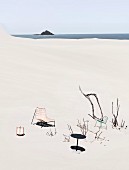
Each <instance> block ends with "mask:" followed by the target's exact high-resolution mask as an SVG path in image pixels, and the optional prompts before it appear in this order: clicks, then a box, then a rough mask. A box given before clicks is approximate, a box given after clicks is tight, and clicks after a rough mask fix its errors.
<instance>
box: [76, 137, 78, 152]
mask: <svg viewBox="0 0 129 170" xmlns="http://www.w3.org/2000/svg"><path fill="white" fill-rule="evenodd" d="M77 150H78V139H77V147H76V151H77Z"/></svg>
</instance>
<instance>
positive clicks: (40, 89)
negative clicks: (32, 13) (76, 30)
mask: <svg viewBox="0 0 129 170" xmlns="http://www.w3.org/2000/svg"><path fill="white" fill-rule="evenodd" d="M128 77H129V41H128V40H102V39H101V40H100V39H81V40H72V39H69V40H67V39H42V40H33V39H22V38H16V37H12V36H10V35H8V34H7V33H6V32H4V30H2V29H0V89H1V95H0V109H1V111H0V146H1V147H0V153H1V156H0V157H1V158H0V160H1V161H0V162H1V163H0V169H1V170H36V169H37V170H42V169H45V170H79V169H84V170H85V169H87V170H114V169H116V170H128V169H129V162H128V155H129V128H127V129H125V128H122V129H121V130H118V129H115V128H114V129H113V128H112V123H111V120H112V118H113V115H112V102H114V112H116V100H117V98H118V99H119V103H120V110H119V116H118V122H119V123H120V122H121V121H122V119H123V120H124V121H125V125H127V126H128V125H129V94H128V91H129V79H128ZM79 86H81V88H82V90H83V92H85V93H86V94H87V93H95V94H97V96H98V98H99V101H100V104H101V107H102V110H103V113H104V115H106V116H108V122H107V130H106V129H103V130H102V137H105V140H103V141H102V143H101V141H97V140H95V141H94V142H92V141H93V139H94V135H93V134H91V133H88V134H87V137H86V140H79V144H80V145H81V146H83V147H84V148H85V152H82V153H79V152H75V151H73V150H72V149H71V148H70V146H71V145H74V144H76V140H75V139H74V138H70V142H63V141H64V136H63V134H65V135H69V130H68V126H67V124H69V125H71V127H72V129H73V132H74V133H81V131H80V129H79V128H78V127H77V126H76V125H77V121H78V120H80V121H82V120H83V118H84V119H85V120H88V121H89V128H90V129H92V130H94V131H97V130H98V127H94V124H95V120H93V119H92V118H91V117H90V116H89V115H88V114H92V109H91V105H90V103H89V101H88V100H87V99H86V98H85V97H84V96H83V95H82V94H81V92H80V91H79ZM36 107H45V108H46V111H47V113H48V116H49V117H50V118H54V119H55V122H56V126H55V127H52V128H50V127H45V128H41V127H39V126H36V125H32V124H31V121H32V117H33V114H34V111H35V109H36ZM96 115H98V116H100V113H99V112H96ZM18 126H23V127H24V128H25V136H23V137H18V136H17V135H16V127H18ZM55 129H56V131H57V134H56V135H54V136H52V137H51V136H48V135H46V133H47V132H50V130H52V132H53V133H54V132H55Z"/></svg>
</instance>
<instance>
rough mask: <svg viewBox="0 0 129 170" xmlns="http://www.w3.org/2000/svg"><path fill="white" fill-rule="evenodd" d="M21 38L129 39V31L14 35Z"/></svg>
mask: <svg viewBox="0 0 129 170" xmlns="http://www.w3.org/2000/svg"><path fill="white" fill-rule="evenodd" d="M12 36H15V37H21V38H30V39H92V38H96V39H116V40H129V33H127V34H125V33H121V34H55V35H40V34H19V35H18V34H17V35H12Z"/></svg>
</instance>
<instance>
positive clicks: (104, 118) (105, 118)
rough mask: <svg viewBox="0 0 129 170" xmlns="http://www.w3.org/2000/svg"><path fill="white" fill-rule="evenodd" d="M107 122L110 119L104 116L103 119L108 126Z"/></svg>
mask: <svg viewBox="0 0 129 170" xmlns="http://www.w3.org/2000/svg"><path fill="white" fill-rule="evenodd" d="M107 120H108V117H107V116H104V117H103V123H105V124H106V123H107Z"/></svg>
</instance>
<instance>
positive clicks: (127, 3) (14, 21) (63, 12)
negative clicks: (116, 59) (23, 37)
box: [0, 0, 129, 34]
mask: <svg viewBox="0 0 129 170" xmlns="http://www.w3.org/2000/svg"><path fill="white" fill-rule="evenodd" d="M0 25H2V27H4V28H5V29H6V31H8V32H9V33H10V34H33V33H34V34H35V33H36V34H38V33H41V32H42V31H45V30H49V31H51V32H53V33H54V34H67V33H68V34H71V33H73V34H74V33H77V34H79V33H80V34H87V33H129V0H0Z"/></svg>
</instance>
